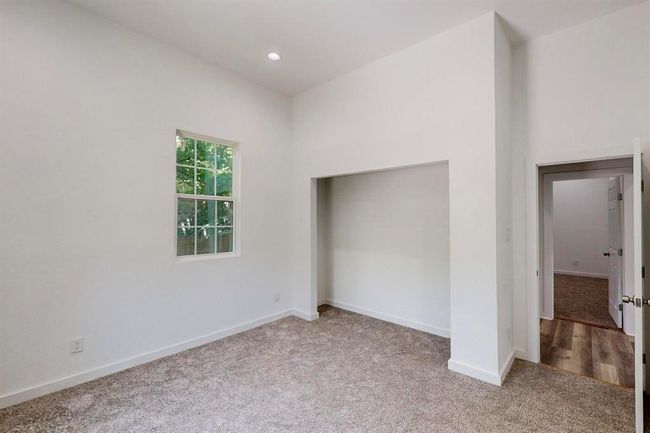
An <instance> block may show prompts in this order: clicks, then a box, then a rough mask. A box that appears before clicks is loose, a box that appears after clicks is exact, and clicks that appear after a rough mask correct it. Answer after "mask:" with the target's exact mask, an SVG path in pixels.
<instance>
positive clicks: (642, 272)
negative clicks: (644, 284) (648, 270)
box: [641, 266, 645, 278]
mask: <svg viewBox="0 0 650 433" xmlns="http://www.w3.org/2000/svg"><path fill="white" fill-rule="evenodd" d="M641 278H645V266H641Z"/></svg>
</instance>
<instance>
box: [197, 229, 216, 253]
mask: <svg viewBox="0 0 650 433" xmlns="http://www.w3.org/2000/svg"><path fill="white" fill-rule="evenodd" d="M214 231H215V229H214V228H210V227H201V228H198V229H197V233H196V254H213V253H215V238H214Z"/></svg>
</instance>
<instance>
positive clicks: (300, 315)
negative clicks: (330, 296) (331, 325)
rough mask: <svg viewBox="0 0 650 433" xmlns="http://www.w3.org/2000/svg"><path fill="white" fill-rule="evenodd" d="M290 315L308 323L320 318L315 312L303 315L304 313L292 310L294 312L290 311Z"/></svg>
mask: <svg viewBox="0 0 650 433" xmlns="http://www.w3.org/2000/svg"><path fill="white" fill-rule="evenodd" d="M291 314H292V315H293V316H296V317H298V318H300V319H302V320H308V321H310V322H311V321H312V320H316V319H318V317H319V316H320V315H319V314H318V312H316V313H305V312H304V311H300V310H295V309H294V310H291Z"/></svg>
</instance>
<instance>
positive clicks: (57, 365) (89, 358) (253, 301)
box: [0, 1, 291, 403]
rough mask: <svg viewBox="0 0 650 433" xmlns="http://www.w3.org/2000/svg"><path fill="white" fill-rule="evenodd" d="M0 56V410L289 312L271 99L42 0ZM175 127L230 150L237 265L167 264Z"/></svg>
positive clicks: (284, 152)
mask: <svg viewBox="0 0 650 433" xmlns="http://www.w3.org/2000/svg"><path fill="white" fill-rule="evenodd" d="M0 57H1V58H2V62H1V63H2V68H0V95H2V103H1V104H0V119H1V120H2V123H1V124H0V135H1V136H2V137H3V139H2V158H0V203H2V204H1V205H0V225H1V226H2V227H3V229H2V233H3V235H2V239H1V241H0V276H1V277H0V278H1V285H0V299H1V300H0V358H1V359H0V394H1V395H2V396H7V395H9V394H12V393H15V392H17V391H20V390H23V389H26V388H30V387H34V386H37V385H39V384H43V383H45V382H49V381H53V380H57V379H60V378H63V377H66V376H69V375H75V374H77V373H80V372H83V371H87V370H91V369H94V368H97V367H99V366H105V365H107V364H111V363H114V362H119V361H122V360H125V359H127V358H131V357H134V356H137V355H140V354H143V353H145V352H149V351H155V350H157V349H160V348H163V347H166V346H170V345H174V344H177V343H179V342H183V341H186V340H190V339H193V338H196V337H200V336H205V335H206V334H210V333H213V332H216V331H220V330H224V329H227V328H230V327H232V326H235V325H240V324H243V323H246V322H248V321H251V320H255V319H260V318H264V317H266V316H269V315H272V314H275V313H280V312H283V311H285V310H287V309H288V308H289V307H290V295H291V294H290V291H289V290H290V279H289V276H288V269H290V263H289V260H290V258H289V257H290V244H289V242H287V237H288V236H289V233H288V230H289V228H288V227H289V223H288V221H289V212H290V205H289V203H290V199H291V197H290V194H289V193H288V192H287V191H289V190H290V188H289V174H290V173H289V172H288V170H287V167H288V166H289V161H290V155H289V142H290V139H291V133H290V101H289V100H288V99H287V98H285V97H283V96H280V95H278V94H276V93H274V92H272V91H269V90H265V89H263V88H261V87H259V86H257V85H253V84H250V83H248V82H246V81H243V80H241V79H239V78H236V77H235V76H233V75H231V74H230V73H227V72H224V71H223V70H220V69H217V68H214V67H211V66H208V65H207V64H205V63H202V62H201V61H198V60H196V59H195V58H193V57H190V56H188V55H184V54H181V53H179V52H177V51H174V50H172V49H170V48H167V47H166V46H164V45H162V44H160V43H158V42H155V41H153V40H151V39H148V38H145V37H143V36H139V35H137V34H135V33H131V32H129V31H127V30H125V29H124V28H122V27H119V26H117V25H115V24H113V23H111V22H109V21H106V20H104V19H100V18H97V17H94V16H92V15H89V14H86V13H85V12H82V11H81V10H80V9H77V8H75V7H72V6H70V5H67V4H65V3H59V2H55V1H43V2H36V1H30V2H2V3H1V5H0ZM176 128H181V129H184V130H188V131H193V132H197V133H201V134H206V135H210V136H215V137H221V138H226V139H230V140H235V141H238V142H240V143H241V146H240V149H241V161H242V170H241V172H242V178H241V186H242V196H241V208H240V211H241V232H242V235H241V257H238V258H229V259H212V260H205V261H198V262H190V263H176V259H175V252H174V236H175V229H174V225H175V219H174V212H175V196H174V188H175V180H174V176H175V175H174V172H175V171H174V170H175V169H174V164H175V154H174V152H175V142H174V134H175V130H176ZM276 292H277V293H279V294H280V295H281V300H280V302H277V303H276V302H274V295H275V293H276ZM80 336H83V337H85V343H86V347H85V351H84V352H83V353H82V354H80V355H75V356H71V355H69V353H68V351H69V349H68V347H69V346H68V345H69V340H70V339H71V338H73V337H80ZM103 371H106V370H103ZM86 377H87V376H86ZM68 383H69V382H68ZM48 389H52V388H48ZM2 402H3V403H6V402H9V399H4V400H2Z"/></svg>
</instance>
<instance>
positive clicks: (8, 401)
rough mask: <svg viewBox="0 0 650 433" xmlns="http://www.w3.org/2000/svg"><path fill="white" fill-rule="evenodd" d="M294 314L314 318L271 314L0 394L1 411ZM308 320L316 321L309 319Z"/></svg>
mask: <svg viewBox="0 0 650 433" xmlns="http://www.w3.org/2000/svg"><path fill="white" fill-rule="evenodd" d="M292 315H294V316H298V317H300V318H301V319H304V318H305V316H308V317H313V315H306V314H305V313H302V312H300V311H297V310H286V311H282V312H280V313H276V314H271V315H269V316H265V317H262V318H260V319H257V320H253V321H250V322H246V323H242V324H240V325H237V326H232V327H230V328H226V329H223V330H220V331H216V332H213V333H210V334H207V335H203V336H201V337H197V338H192V339H190V340H186V341H183V342H181V343H177V344H173V345H170V346H166V347H163V348H160V349H156V350H152V351H150V352H146V353H143V354H140V355H136V356H134V357H131V358H127V359H124V360H121V361H117V362H113V363H110V364H106V365H103V366H101V367H97V368H93V369H90V370H86V371H83V372H81V373H77V374H73V375H70V376H67V377H63V378H60V379H56V380H53V381H51V382H46V383H43V384H41V385H36V386H33V387H30V388H26V389H23V390H20V391H16V392H13V393H10V394H5V395H0V409H2V408H5V407H9V406H13V405H15V404H18V403H22V402H24V401H27V400H31V399H33V398H36V397H41V396H43V395H46V394H50V393H52V392H56V391H60V390H62V389H66V388H70V387H73V386H76V385H79V384H82V383H84V382H88V381H91V380H94V379H98V378H100V377H103V376H107V375H109V374H113V373H117V372H118V371H122V370H126V369H127V368H131V367H135V366H137V365H140V364H145V363H147V362H151V361H155V360H156V359H159V358H163V357H165V356H169V355H173V354H175V353H178V352H182V351H184V350H188V349H191V348H193V347H197V346H202V345H204V344H207V343H211V342H213V341H217V340H220V339H222V338H226V337H229V336H231V335H235V334H239V333H240V332H244V331H248V330H250V329H253V328H257V327H258V326H261V325H265V324H267V323H270V322H274V321H276V320H279V319H282V318H285V317H289V316H292ZM316 318H318V313H316ZM306 320H314V319H306Z"/></svg>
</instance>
